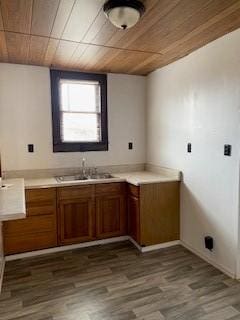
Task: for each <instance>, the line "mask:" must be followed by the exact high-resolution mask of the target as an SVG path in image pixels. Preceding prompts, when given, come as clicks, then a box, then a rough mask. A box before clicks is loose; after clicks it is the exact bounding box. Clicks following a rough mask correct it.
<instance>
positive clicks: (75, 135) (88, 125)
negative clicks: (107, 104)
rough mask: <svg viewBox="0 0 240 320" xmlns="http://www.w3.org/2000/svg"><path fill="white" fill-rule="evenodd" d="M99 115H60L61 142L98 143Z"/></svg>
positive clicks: (99, 138)
mask: <svg viewBox="0 0 240 320" xmlns="http://www.w3.org/2000/svg"><path fill="white" fill-rule="evenodd" d="M99 120H100V115H99V114H87V113H65V112H63V113H62V125H61V130H62V132H61V134H62V141H63V142H92V141H94V142H95V141H96V142H99V141H100V140H101V137H100V132H101V130H100V127H99V126H100V121H99Z"/></svg>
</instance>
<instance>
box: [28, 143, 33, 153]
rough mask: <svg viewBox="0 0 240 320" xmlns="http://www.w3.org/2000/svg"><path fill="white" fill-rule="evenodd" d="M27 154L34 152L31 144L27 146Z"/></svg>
mask: <svg viewBox="0 0 240 320" xmlns="http://www.w3.org/2000/svg"><path fill="white" fill-rule="evenodd" d="M28 152H31V153H32V152H34V145H33V144H28Z"/></svg>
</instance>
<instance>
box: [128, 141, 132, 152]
mask: <svg viewBox="0 0 240 320" xmlns="http://www.w3.org/2000/svg"><path fill="white" fill-rule="evenodd" d="M128 149H129V150H132V149H133V143H132V142H128Z"/></svg>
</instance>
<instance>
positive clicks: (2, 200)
mask: <svg viewBox="0 0 240 320" xmlns="http://www.w3.org/2000/svg"><path fill="white" fill-rule="evenodd" d="M25 217H26V206H25V191H24V179H9V180H3V187H2V188H0V221H8V220H15V219H23V218H25Z"/></svg>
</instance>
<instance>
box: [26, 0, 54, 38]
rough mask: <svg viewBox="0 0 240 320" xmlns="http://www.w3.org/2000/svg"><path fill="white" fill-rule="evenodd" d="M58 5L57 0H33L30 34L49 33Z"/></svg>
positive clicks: (44, 34) (41, 34)
mask: <svg viewBox="0 0 240 320" xmlns="http://www.w3.org/2000/svg"><path fill="white" fill-rule="evenodd" d="M58 6H59V0H47V1H46V0H34V2H33V15H32V27H31V34H33V35H40V36H49V35H50V33H51V31H52V27H53V24H54V21H55V17H56V14H57V10H58Z"/></svg>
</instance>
